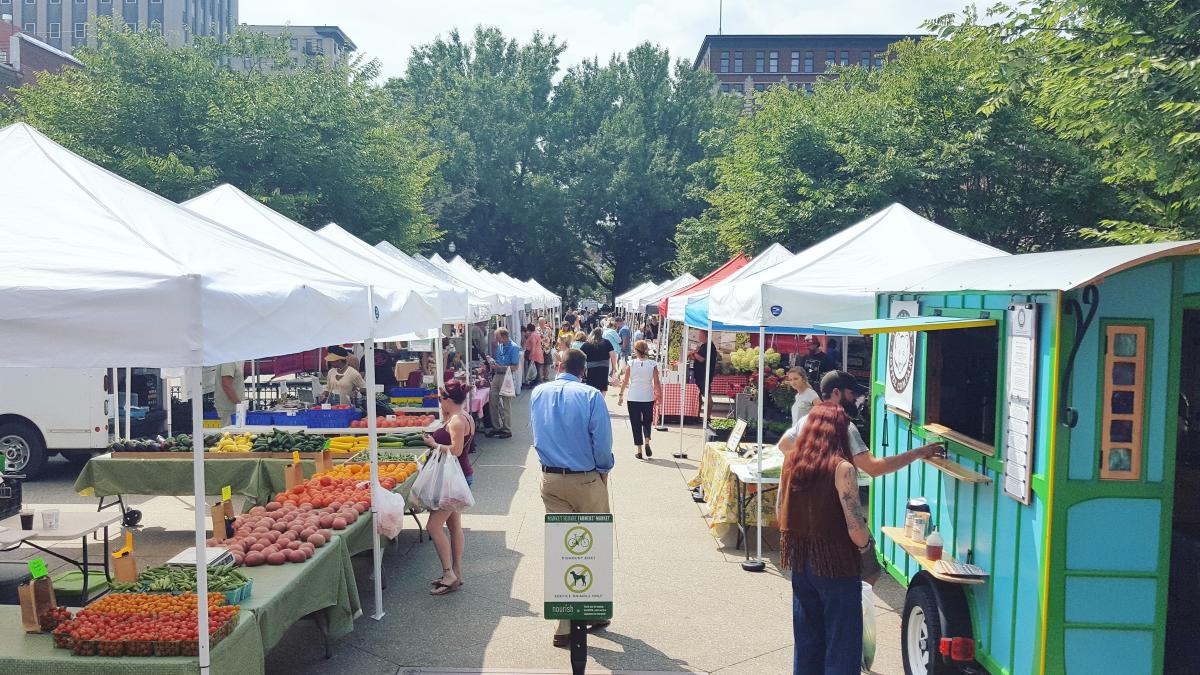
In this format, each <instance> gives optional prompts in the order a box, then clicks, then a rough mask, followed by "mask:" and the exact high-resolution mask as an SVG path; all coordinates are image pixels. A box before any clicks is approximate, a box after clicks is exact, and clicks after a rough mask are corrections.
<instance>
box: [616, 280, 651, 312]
mask: <svg viewBox="0 0 1200 675" xmlns="http://www.w3.org/2000/svg"><path fill="white" fill-rule="evenodd" d="M661 283H662V282H655V281H643V282H642V283H640V284H638V285H637V286H634V287H633V288H631V289H629V290H627V291H625V292H624V293H622V294H620V295H618V296H617V297H615V298H613V307H616V308H618V309H625V308H626V307H625V302H626V301H627V300H629V299H630V298H631V297H633V296H635V295H637V294H638V293H641V292H642V291H644V290H646V289H648V288H654V287H655V286H658V285H659V284H661Z"/></svg>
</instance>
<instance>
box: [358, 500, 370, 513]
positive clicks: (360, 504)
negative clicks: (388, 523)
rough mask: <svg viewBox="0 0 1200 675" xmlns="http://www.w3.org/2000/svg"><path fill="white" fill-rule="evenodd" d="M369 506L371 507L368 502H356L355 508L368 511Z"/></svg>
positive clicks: (360, 511)
mask: <svg viewBox="0 0 1200 675" xmlns="http://www.w3.org/2000/svg"><path fill="white" fill-rule="evenodd" d="M369 508H371V507H370V506H369V505H368V504H367V503H366V502H356V503H355V504H354V510H355V511H358V512H359V513H366V511H367V509H369Z"/></svg>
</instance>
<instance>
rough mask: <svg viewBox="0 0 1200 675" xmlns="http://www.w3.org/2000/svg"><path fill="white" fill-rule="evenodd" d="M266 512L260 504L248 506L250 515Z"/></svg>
mask: <svg viewBox="0 0 1200 675" xmlns="http://www.w3.org/2000/svg"><path fill="white" fill-rule="evenodd" d="M266 512H267V509H266V508H264V507H262V506H252V507H250V515H252V516H257V515H261V514H264V513H266Z"/></svg>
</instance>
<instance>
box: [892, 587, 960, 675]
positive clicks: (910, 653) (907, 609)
mask: <svg viewBox="0 0 1200 675" xmlns="http://www.w3.org/2000/svg"><path fill="white" fill-rule="evenodd" d="M900 635H901V638H902V640H901V643H900V648H901V652H902V655H903V657H904V672H905V673H906V674H907V675H948V674H949V673H953V672H954V671H953V670H951V669H950V668H948V667H946V666H945V665H943V664H942V660H941V656H940V655H939V654H938V645H939V644H940V643H941V641H942V621H941V612H940V611H939V610H938V604H937V598H936V597H935V596H934V594H933V589H932V588H930V587H929V586H926V585H923V584H921V585H916V586H910V587H909V589H908V594H907V595H906V596H905V598H904V615H903V616H902V617H901V620H900Z"/></svg>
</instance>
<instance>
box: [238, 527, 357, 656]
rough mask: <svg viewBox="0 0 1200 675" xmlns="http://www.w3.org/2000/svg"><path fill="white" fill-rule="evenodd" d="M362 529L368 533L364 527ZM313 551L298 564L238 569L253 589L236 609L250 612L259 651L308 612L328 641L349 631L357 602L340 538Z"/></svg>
mask: <svg viewBox="0 0 1200 675" xmlns="http://www.w3.org/2000/svg"><path fill="white" fill-rule="evenodd" d="M362 520H363V521H364V522H365V521H366V520H367V519H365V518H364V519H362ZM358 522H359V521H355V525H357V524H358ZM367 532H368V536H369V532H370V528H369V527H368V529H367ZM367 545H368V547H369V546H370V543H369V540H368V544H367ZM316 553H317V554H316V555H315V556H313V557H312V558H309V559H308V560H307V561H306V562H304V563H289V564H287V565H278V566H262V567H249V568H243V570H242V572H243V573H244V574H245V575H246V576H248V577H251V578H252V579H254V590H253V592H252V594H251V597H250V599H249V600H246V601H245V602H243V603H242V609H243V610H249V611H251V612H254V617H255V619H256V621H257V623H258V628H259V632H260V634H261V636H262V645H263V648H264V649H265V650H270V649H271V648H272V647H274V646H275V645H276V644H278V642H279V640H280V639H282V638H283V635H284V634H285V633H287V630H288V628H290V627H291V625H292V624H294V623H296V622H297V621H299V620H300V619H301V618H303V617H305V616H308V615H309V614H312V615H313V618H314V619H315V620H316V622H317V626H318V627H319V628H320V629H321V632H322V633H324V634H325V636H326V638H327V639H328V640H329V641H331V642H332V641H334V640H337V639H338V638H341V637H342V636H344V635H347V634H348V633H350V631H352V630H354V616H355V615H356V614H358V613H359V612H360V611H361V609H362V604H361V602H360V601H359V598H358V587H357V585H356V582H355V580H354V567H353V566H352V565H351V563H350V554H349V552H348V550H347V548H346V538H345V537H334V538H333V541H332V542H330V543H328V544H326V545H325V546H322V547H321V548H319V549H317V552H316Z"/></svg>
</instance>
